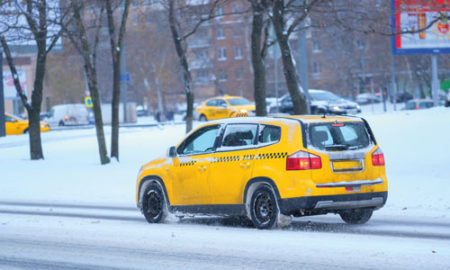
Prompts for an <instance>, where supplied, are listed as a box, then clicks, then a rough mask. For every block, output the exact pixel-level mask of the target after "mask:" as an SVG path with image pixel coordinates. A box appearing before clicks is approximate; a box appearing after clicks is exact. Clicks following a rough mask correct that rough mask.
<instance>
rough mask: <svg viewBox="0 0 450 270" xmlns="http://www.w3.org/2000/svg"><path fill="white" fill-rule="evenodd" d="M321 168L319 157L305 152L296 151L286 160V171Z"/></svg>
mask: <svg viewBox="0 0 450 270" xmlns="http://www.w3.org/2000/svg"><path fill="white" fill-rule="evenodd" d="M320 168H322V160H321V158H320V157H319V156H317V155H314V154H311V153H309V152H305V151H298V152H296V153H294V154H292V155H290V156H288V157H287V158H286V170H288V171H289V170H311V169H320Z"/></svg>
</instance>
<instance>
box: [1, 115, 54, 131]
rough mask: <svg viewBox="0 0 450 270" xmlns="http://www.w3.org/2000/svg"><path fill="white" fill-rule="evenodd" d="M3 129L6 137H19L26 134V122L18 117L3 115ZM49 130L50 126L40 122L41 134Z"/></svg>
mask: <svg viewBox="0 0 450 270" xmlns="http://www.w3.org/2000/svg"><path fill="white" fill-rule="evenodd" d="M5 128H6V135H20V134H24V133H27V132H28V121H27V120H23V119H21V118H20V117H18V116H13V115H10V114H7V113H5ZM49 130H50V126H49V125H48V124H47V123H46V122H43V121H41V132H46V131H49Z"/></svg>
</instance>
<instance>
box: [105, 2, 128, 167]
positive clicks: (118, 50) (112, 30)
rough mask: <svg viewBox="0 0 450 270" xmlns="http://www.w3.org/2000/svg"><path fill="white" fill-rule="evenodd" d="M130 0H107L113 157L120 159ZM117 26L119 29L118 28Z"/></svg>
mask: <svg viewBox="0 0 450 270" xmlns="http://www.w3.org/2000/svg"><path fill="white" fill-rule="evenodd" d="M130 2H131V1H130V0H106V14H107V19H108V20H107V21H108V30H109V37H110V44H111V57H112V66H113V92H112V110H111V111H112V112H111V114H112V115H111V157H112V158H116V160H119V105H120V64H121V56H122V49H123V44H124V43H123V41H124V38H125V31H126V24H127V19H128V11H129V9H130ZM121 5H123V8H122V10H123V11H122V12H121V14H120V15H121V16H120V17H119V18H120V19H119V22H118V24H116V21H115V17H114V12H115V11H116V9H117V8H118V7H120V6H121ZM117 26H119V29H118V30H117Z"/></svg>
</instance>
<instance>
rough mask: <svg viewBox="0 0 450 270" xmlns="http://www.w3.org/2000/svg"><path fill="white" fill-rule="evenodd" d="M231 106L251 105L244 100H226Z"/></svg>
mask: <svg viewBox="0 0 450 270" xmlns="http://www.w3.org/2000/svg"><path fill="white" fill-rule="evenodd" d="M227 101H228V103H230V105H231V106H240V105H251V104H252V103H251V102H250V101H248V99H246V98H230V99H227Z"/></svg>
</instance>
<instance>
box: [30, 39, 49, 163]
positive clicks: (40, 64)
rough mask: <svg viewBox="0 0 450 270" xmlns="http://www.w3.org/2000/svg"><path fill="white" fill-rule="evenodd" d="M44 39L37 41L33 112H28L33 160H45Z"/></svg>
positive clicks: (45, 56)
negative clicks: (42, 106)
mask: <svg viewBox="0 0 450 270" xmlns="http://www.w3.org/2000/svg"><path fill="white" fill-rule="evenodd" d="M43 39H44V41H43V42H42V41H37V47H38V48H37V50H38V56H37V60H36V70H35V78H34V85H33V91H32V95H31V110H27V111H28V123H29V129H28V130H29V133H30V156H31V159H32V160H37V159H44V153H43V151H42V142H41V122H40V121H41V120H40V113H41V103H42V90H43V86H44V76H45V63H46V60H47V54H46V42H45V38H43Z"/></svg>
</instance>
